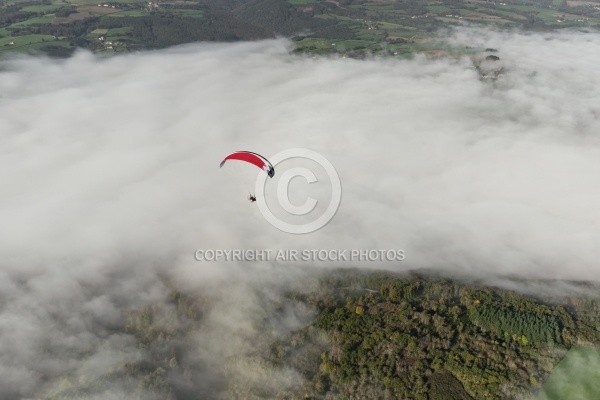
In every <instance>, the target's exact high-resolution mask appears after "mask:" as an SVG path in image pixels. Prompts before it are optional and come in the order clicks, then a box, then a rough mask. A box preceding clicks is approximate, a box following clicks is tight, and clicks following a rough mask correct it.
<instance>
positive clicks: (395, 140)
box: [0, 29, 600, 398]
mask: <svg viewBox="0 0 600 400" xmlns="http://www.w3.org/2000/svg"><path fill="white" fill-rule="evenodd" d="M598 39H599V38H598V34H597V33H568V32H567V33H561V34H539V33H531V34H522V33H517V32H490V31H485V30H473V29H463V30H459V31H457V32H455V33H454V34H453V35H452V36H451V37H450V38H448V39H447V40H448V42H450V43H451V44H452V45H454V46H470V47H474V48H479V47H480V48H481V52H480V55H481V54H484V55H485V52H484V49H485V48H488V47H493V48H495V49H497V50H498V52H496V53H494V54H495V55H497V56H498V57H499V58H500V60H499V61H497V62H498V63H499V64H498V66H501V67H502V68H503V71H502V77H501V78H500V79H498V80H496V81H491V80H485V79H483V80H482V79H480V75H479V73H478V71H477V70H476V69H475V68H474V66H473V65H474V64H473V62H472V61H471V60H470V59H469V58H468V57H463V58H459V59H452V58H447V59H429V58H426V57H421V56H417V57H415V59H413V60H391V59H370V60H363V61H357V60H351V59H321V58H319V59H311V58H302V57H296V56H291V55H290V54H289V49H290V43H289V42H287V41H285V40H269V41H263V42H252V43H237V44H195V45H187V46H181V47H177V48H172V49H168V50H163V51H155V52H143V53H135V54H130V55H125V56H120V57H115V58H99V57H96V56H94V55H91V54H89V53H85V52H80V53H77V54H76V55H75V56H74V57H73V58H70V59H68V60H60V61H50V60H47V59H34V58H18V59H14V60H10V61H4V62H3V64H2V66H1V67H2V72H1V73H0V87H1V88H2V89H1V95H0V141H1V148H2V150H0V166H1V168H0V216H1V219H2V222H3V223H2V225H3V228H2V229H0V243H2V246H1V248H0V259H1V260H2V261H1V268H0V273H1V274H2V279H1V280H0V282H2V283H1V284H0V287H1V290H0V296H1V299H2V301H1V303H0V304H1V307H2V308H1V311H0V339H1V340H0V343H2V351H1V352H0V354H2V355H1V356H0V368H1V370H2V372H3V373H2V374H0V376H2V377H1V378H0V388H2V389H0V395H1V396H0V397H7V398H8V397H11V398H27V397H33V396H35V395H36V394H39V393H40V390H42V388H43V387H44V384H45V383H46V382H47V381H48V379H51V377H53V376H60V375H61V374H62V373H63V372H65V373H66V372H69V371H73V370H74V369H75V368H83V367H82V366H83V365H88V364H89V365H91V364H94V365H102V366H104V365H109V364H110V363H111V362H112V363H113V364H114V365H118V364H120V363H122V362H123V357H125V358H127V357H128V354H129V353H128V350H130V344H129V343H130V342H128V340H129V339H128V338H127V337H119V336H116V337H115V336H114V333H113V332H112V331H111V328H112V327H114V326H118V325H119V324H120V323H121V318H122V313H123V311H124V310H127V309H134V308H136V307H139V306H141V305H143V304H147V303H148V302H152V301H157V300H160V299H164V298H165V297H166V296H167V295H168V293H169V287H168V285H167V284H165V279H164V277H167V278H168V279H167V280H170V281H172V282H175V284H176V285H179V286H180V287H182V288H185V289H189V290H196V291H200V292H203V293H212V295H213V296H214V297H215V298H219V293H227V294H228V295H227V296H221V297H220V298H221V299H222V300H221V301H219V302H218V303H217V304H216V305H215V308H214V309H213V310H214V313H213V314H210V315H209V316H207V317H206V318H207V319H206V321H207V324H209V325H208V326H209V327H207V328H206V329H207V330H206V331H204V333H201V334H199V336H198V341H199V343H203V345H201V346H199V349H200V350H198V352H197V353H196V354H195V355H190V357H192V358H193V357H197V358H198V359H200V360H205V361H206V360H211V362H212V361H213V360H218V359H219V358H220V357H222V356H223V355H224V354H225V353H227V352H228V351H231V350H233V349H235V350H236V351H243V349H247V348H248V346H250V344H251V343H253V342H252V341H253V340H255V337H256V335H257V332H255V331H254V329H255V328H254V327H253V325H252V321H253V319H254V318H256V317H257V313H260V311H259V310H260V307H259V305H263V304H268V302H267V303H265V302H264V297H261V296H264V295H265V294H268V293H272V294H273V296H275V298H277V296H279V294H280V293H279V292H278V291H277V290H278V289H277V288H278V287H279V286H280V285H281V282H287V283H286V284H292V283H293V279H294V277H296V276H298V275H295V274H299V272H292V271H298V269H296V267H300V270H310V269H311V268H312V267H313V265H318V266H333V265H335V266H340V265H344V266H365V267H370V268H387V269H390V270H407V269H413V268H435V269H441V270H444V271H447V272H448V273H451V272H453V271H456V272H459V273H461V274H467V275H469V274H472V275H483V276H494V275H503V274H509V275H511V276H517V277H533V278H555V279H559V278H560V279H574V280H598V279H600V270H599V269H598V268H597V260H598V259H599V258H600V246H599V244H600V229H599V223H600V212H599V211H600V210H599V209H598V207H599V206H598V204H600V189H598V185H597V184H596V183H597V182H596V181H597V177H598V176H600V164H598V161H597V160H598V159H600V147H599V140H598V137H597V132H599V131H600V129H599V128H600V95H599V94H598V91H597V87H599V86H600V82H599V81H600V77H599V76H598V74H597V65H599V64H600V40H598ZM494 68H495V67H494ZM296 147H301V148H309V149H312V150H314V151H317V152H319V153H320V154H322V155H323V156H325V157H326V158H327V159H328V160H329V161H330V162H331V163H332V164H333V165H334V166H335V167H336V169H337V171H338V173H339V175H340V178H341V181H342V188H343V196H342V203H341V206H340V208H339V210H338V212H337V214H336V216H335V217H334V218H333V220H332V221H331V222H330V223H329V224H328V225H326V226H325V227H324V228H323V229H321V230H318V231H316V232H314V233H312V234H309V235H290V234H286V233H284V232H281V231H279V230H277V229H275V228H274V227H272V226H271V225H269V224H268V223H267V222H266V221H265V220H264V218H263V217H262V215H261V214H260V213H259V212H258V210H257V209H256V207H255V205H254V204H250V203H248V202H247V200H246V199H245V197H246V196H247V194H248V193H247V190H248V189H247V187H246V186H244V187H240V185H239V180H237V179H230V177H231V176H230V175H228V174H227V173H224V171H223V170H220V169H219V168H218V164H219V162H220V161H221V159H222V157H223V156H224V155H226V154H228V153H229V152H231V151H234V150H242V149H247V150H252V151H257V152H259V153H261V154H263V155H265V156H267V157H269V156H271V155H274V154H276V153H277V152H279V151H282V150H285V149H288V148H296ZM278 177H280V173H279V172H278V173H277V174H276V177H275V178H274V180H276V179H277V178H278ZM275 182H276V181H274V183H273V185H275V184H276V183H275ZM297 184H298V185H302V182H299V183H297ZM252 185H253V183H252V184H251V186H250V187H252ZM313 186H314V185H306V184H305V185H304V186H297V187H296V189H295V190H296V192H295V193H296V195H298V192H302V190H304V188H307V189H310V190H313ZM299 187H301V188H302V190H299V189H298V188H299ZM315 190H316V194H315V196H316V195H318V194H319V190H321V189H319V187H317V188H316V189H315ZM322 190H323V191H322V192H320V193H321V194H322V193H325V192H326V189H322ZM338 248H341V249H344V248H345V249H403V250H404V251H405V255H406V257H405V259H404V260H403V261H401V262H387V263H380V262H366V263H350V262H348V263H345V262H341V263H330V262H326V261H325V262H316V263H301V262H296V263H295V262H290V263H283V262H277V261H274V260H270V261H266V262H256V263H244V262H233V261H231V262H212V263H208V262H197V261H196V260H194V252H195V251H196V250H197V249H271V250H273V251H277V250H279V249H338ZM232 282H233V283H232ZM290 282H291V283H290ZM228 284H231V286H228ZM261 285H262V286H264V287H263V289H261V290H260V291H259V292H260V293H262V295H261V296H259V297H260V299H259V298H255V297H253V296H255V295H256V294H253V293H255V292H253V290H254V288H257V287H261ZM281 323H282V324H283V325H286V324H291V325H294V326H295V324H296V323H297V322H296V321H294V318H292V316H290V315H288V316H287V317H285V318H282V322H281ZM210 324H212V325H210ZM280 328H281V327H280ZM278 329H279V328H278ZM203 335H204V336H203ZM102 345H105V346H107V347H105V348H104V350H102V349H101V348H102ZM81 349H87V350H89V352H90V353H89V354H91V355H89V354H88V353H85V354H86V355H82V353H81ZM115 349H119V351H118V352H117V351H116V350H115ZM203 352H204V353H203ZM117 353H118V355H117ZM227 354H229V353H227ZM82 360H83V361H82ZM86 360H87V361H86ZM86 363H87V364H86ZM92 369H93V368H92ZM293 374H294V372H293V371H282V372H281V377H282V380H283V381H286V382H287V381H290V379H291V380H293V379H294V378H293V376H294V375H293ZM213 378H214V377H213ZM213 378H211V377H207V378H206V379H207V382H209V381H211V379H213ZM214 379H215V381H216V380H217V378H214ZM211 382H212V381H211ZM113 390H114V391H115V392H113V393H112V394H110V395H112V396H113V397H114V398H119V397H118V396H119V393H121V392H119V391H118V390H117V389H116V388H115V389H113ZM124 392H127V391H126V390H125V389H124ZM108 397H110V396H109V393H107V394H106V397H105V398H108Z"/></svg>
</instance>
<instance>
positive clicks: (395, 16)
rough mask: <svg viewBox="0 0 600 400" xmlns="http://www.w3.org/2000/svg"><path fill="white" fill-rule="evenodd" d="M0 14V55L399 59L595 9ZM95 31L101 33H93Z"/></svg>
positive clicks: (85, 6)
mask: <svg viewBox="0 0 600 400" xmlns="http://www.w3.org/2000/svg"><path fill="white" fill-rule="evenodd" d="M261 9H263V10H264V9H269V10H272V12H271V13H269V15H268V16H266V15H265V13H261V12H260V11H258V10H261ZM0 10H1V14H0V15H1V17H0V56H3V55H6V54H10V53H12V52H15V51H18V52H23V51H25V52H27V51H30V52H34V53H35V52H40V51H41V53H46V54H49V55H57V56H64V55H65V54H67V53H68V52H67V53H65V51H64V49H63V47H66V48H69V49H71V50H74V49H75V48H77V47H82V48H86V49H89V50H91V51H94V52H100V51H102V52H106V51H107V50H111V51H117V49H118V50H119V51H133V50H139V49H144V48H148V49H150V48H161V47H167V46H171V45H176V44H181V43H188V42H194V41H238V40H254V39H261V38H269V37H276V36H287V37H290V38H291V39H293V40H294V41H295V44H296V47H297V49H296V52H297V53H309V54H310V53H313V54H338V55H344V56H350V57H358V58H361V57H364V56H365V55H367V54H370V55H383V56H399V57H404V56H412V55H413V54H415V53H419V52H421V53H423V54H428V55H435V54H438V55H439V54H447V53H448V51H450V52H452V49H447V48H446V47H445V46H444V45H442V44H439V43H435V41H434V40H433V38H435V36H436V33H437V32H438V31H439V29H440V28H446V27H452V26H460V25H464V24H475V25H493V26H495V27H497V28H499V29H514V28H519V29H525V30H534V31H551V30H558V29H564V28H571V29H577V28H581V29H600V0H590V1H579V0H572V1H571V0H512V1H509V2H503V1H500V0H489V1H488V0H423V1H420V2H415V1H413V0H339V1H338V0H327V1H321V0H243V1H240V2H230V3H225V2H220V1H217V0H198V1H178V0H176V1H162V0H157V1H150V2H149V1H141V0H119V1H109V2H103V1H98V0H64V1H60V2H59V1H54V0H4V1H3V3H2V5H1V6H0ZM102 30H105V31H106V32H107V33H105V34H102V35H99V34H97V32H100V31H102ZM59 38H60V39H59ZM102 38H104V40H102ZM49 41H51V42H52V44H51V45H50V44H48V42H49ZM107 41H111V42H115V41H117V42H118V43H117V44H115V43H111V44H110V45H108V44H107ZM59 43H60V45H59ZM45 44H46V45H45ZM57 45H59V46H60V47H61V48H60V49H59V50H60V51H59V52H58V53H57V54H54V53H55V52H54V51H52V49H54V50H56V46H57ZM45 48H46V50H48V51H46V50H44V49H45ZM456 51H460V50H459V49H456Z"/></svg>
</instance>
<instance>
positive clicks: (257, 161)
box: [220, 151, 275, 178]
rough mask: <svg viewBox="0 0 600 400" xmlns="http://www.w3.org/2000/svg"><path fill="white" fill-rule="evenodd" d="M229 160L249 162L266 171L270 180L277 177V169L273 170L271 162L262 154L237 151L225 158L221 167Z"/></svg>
mask: <svg viewBox="0 0 600 400" xmlns="http://www.w3.org/2000/svg"><path fill="white" fill-rule="evenodd" d="M228 160H239V161H245V162H248V163H250V164H254V165H256V166H257V167H258V168H260V169H262V170H263V171H265V172H266V173H267V175H269V177H270V178H272V177H273V175H275V168H273V165H272V164H271V163H270V162H269V160H267V159H266V158H264V157H263V156H261V155H260V154H256V153H253V152H251V151H236V152H235V153H231V154H230V155H228V156H227V157H225V158H224V159H223V161H221V165H220V166H221V167H222V166H223V165H224V164H225V162H226V161H228Z"/></svg>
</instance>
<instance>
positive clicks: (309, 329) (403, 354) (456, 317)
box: [38, 270, 600, 400]
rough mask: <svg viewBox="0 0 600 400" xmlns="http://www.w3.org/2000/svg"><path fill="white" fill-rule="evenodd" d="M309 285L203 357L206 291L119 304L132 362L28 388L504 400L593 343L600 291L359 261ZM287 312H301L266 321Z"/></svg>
mask: <svg viewBox="0 0 600 400" xmlns="http://www.w3.org/2000/svg"><path fill="white" fill-rule="evenodd" d="M306 284H309V285H311V286H312V287H313V288H314V289H312V290H310V291H304V292H298V291H294V290H290V291H285V292H284V295H283V297H282V298H280V299H279V300H277V302H276V303H273V301H274V298H273V297H272V295H271V296H267V297H262V298H263V302H264V303H263V307H264V308H265V312H264V313H259V314H258V315H256V316H255V317H254V324H255V325H254V327H255V330H256V335H257V336H256V337H254V339H253V343H255V345H253V346H252V347H251V348H249V349H248V351H247V352H246V353H244V354H237V355H235V356H232V357H230V358H228V359H227V360H226V361H225V362H224V363H220V362H215V361H213V362H212V363H209V364H207V360H202V359H200V360H198V359H194V360H191V359H190V358H189V354H188V353H189V351H190V350H191V348H193V347H194V341H195V339H194V338H195V335H197V334H198V332H201V331H206V330H208V329H210V328H209V327H208V326H206V323H205V318H204V317H205V316H206V315H208V314H210V312H211V309H212V308H213V306H214V303H213V302H214V301H215V299H210V298H207V297H205V296H201V295H200V294H199V293H196V294H193V293H187V294H184V293H181V292H178V291H177V290H175V289H174V290H173V294H172V296H171V300H170V303H169V304H148V305H146V306H145V307H143V308H141V309H137V310H128V311H126V312H124V318H123V325H122V326H121V327H120V328H119V330H120V331H121V332H122V333H123V334H124V335H128V336H131V337H133V338H135V341H137V343H138V345H137V347H138V348H139V349H140V352H139V354H138V356H137V358H138V361H137V362H128V363H126V364H123V365H122V366H121V367H120V368H118V369H117V370H111V371H105V372H104V373H102V374H100V375H99V376H98V377H97V378H95V379H87V380H86V379H83V380H82V378H81V374H83V373H84V372H85V371H74V372H72V373H71V374H70V375H68V376H56V377H53V379H52V380H51V382H56V383H55V384H53V385H49V387H51V388H52V389H50V390H47V391H46V392H45V393H43V394H40V396H38V398H45V399H75V398H78V397H79V396H81V395H82V394H85V395H87V396H93V395H94V394H96V395H100V394H102V393H104V392H105V391H106V390H107V387H109V386H110V385H112V384H114V383H115V382H119V383H120V385H124V384H127V385H129V386H130V387H131V389H130V392H131V393H132V396H133V395H135V394H137V395H140V394H142V393H152V394H153V395H156V396H158V398H169V399H191V398H197V396H196V395H193V393H198V391H201V393H203V396H204V397H202V398H254V399H261V398H262V399H271V398H278V399H290V398H296V399H301V398H302V399H307V398H314V399H349V398H369V399H371V398H389V399H393V398H407V399H408V398H410V399H424V400H425V399H432V400H434V399H445V400H452V399H456V400H461V399H464V400H467V399H512V398H519V397H521V396H525V395H535V393H536V392H537V391H538V390H539V389H540V388H541V387H542V385H543V384H544V382H545V381H546V380H547V379H548V377H549V375H550V373H551V372H552V370H553V369H554V367H555V366H556V365H557V364H558V363H559V362H560V361H561V359H562V358H563V357H564V356H565V354H566V353H567V351H568V349H570V348H571V347H573V346H576V345H578V346H587V347H598V346H600V322H599V321H598V318H597V315H598V312H600V301H599V300H600V299H598V298H597V297H592V296H589V295H585V294H583V293H584V292H585V291H586V290H587V289H585V288H584V287H583V286H581V285H579V284H572V288H574V289H575V290H574V291H572V293H571V294H568V293H567V294H565V293H564V292H563V293H560V295H559V296H557V297H554V296H545V297H544V298H534V297H530V296H526V295H523V294H519V293H518V292H514V291H508V290H503V289H498V288H491V287H484V286H480V285H479V284H477V283H476V282H470V283H461V282H458V281H452V280H448V279H442V278H435V277H429V276H426V275H420V274H412V275H404V276H401V275H395V274H389V273H379V272H370V273H369V272H358V271H355V270H340V271H336V272H332V273H326V274H325V275H323V276H321V277H320V278H319V279H318V280H317V281H310V279H309V281H307V282H306ZM526 284H527V283H526V282H520V283H519V282H515V285H517V286H518V285H522V287H525V286H526ZM538 284H540V282H538ZM541 284H542V285H546V286H548V287H549V288H551V287H552V285H553V284H554V283H553V282H541ZM596 290H597V288H596ZM573 293H579V294H573ZM596 293H597V292H596ZM269 297H271V298H269ZM268 310H270V311H268ZM284 314H285V315H287V317H286V318H287V319H289V318H290V315H293V319H294V320H296V321H305V322H304V323H302V324H301V326H299V327H298V328H297V329H293V330H287V331H285V330H284V331H282V330H281V329H276V327H277V326H279V327H280V328H281V326H280V323H281V320H282V318H283V317H282V316H283V315H284ZM278 317H279V318H280V319H279V320H278ZM283 319H285V318H283ZM277 321H279V322H277ZM190 346H191V347H190ZM207 371H210V374H208V373H207ZM242 371H243V372H242ZM260 371H262V372H260ZM256 374H258V375H256ZM283 375H285V376H288V378H287V379H286V382H287V384H283V383H282V382H280V380H281V379H283V378H282V376H283ZM199 376H202V377H204V380H203V379H200V380H198V378H197V377H199ZM209 376H210V379H209V378H208V377H209ZM200 381H202V382H200ZM58 382H61V383H60V385H58ZM58 388H60V389H58ZM146 396H148V395H147V394H146Z"/></svg>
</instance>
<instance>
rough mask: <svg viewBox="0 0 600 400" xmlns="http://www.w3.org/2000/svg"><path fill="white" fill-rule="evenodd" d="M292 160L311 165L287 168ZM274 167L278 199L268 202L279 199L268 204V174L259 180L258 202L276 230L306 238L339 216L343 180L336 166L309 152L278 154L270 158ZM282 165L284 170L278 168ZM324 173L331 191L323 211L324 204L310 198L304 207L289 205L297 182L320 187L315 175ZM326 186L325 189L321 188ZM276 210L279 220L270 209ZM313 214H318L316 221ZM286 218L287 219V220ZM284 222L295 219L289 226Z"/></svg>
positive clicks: (304, 150)
mask: <svg viewBox="0 0 600 400" xmlns="http://www.w3.org/2000/svg"><path fill="white" fill-rule="evenodd" d="M293 159H298V160H296V161H302V162H304V163H307V162H308V163H312V165H311V166H310V167H305V166H298V167H289V168H287V169H286V168H285V164H286V163H287V162H290V163H291V164H293V163H292V162H291V161H292V160H293ZM269 161H270V162H271V164H273V167H275V177H274V178H273V179H277V182H276V185H277V192H276V194H275V196H269V199H271V198H272V197H276V201H275V202H269V203H271V206H269V204H267V203H268V202H267V196H266V194H265V186H266V184H267V180H269V181H271V178H268V176H267V175H266V174H259V176H258V178H257V180H256V202H257V204H258V209H259V210H260V212H261V213H262V215H263V217H265V219H266V220H267V221H268V222H269V223H270V224H271V225H273V226H274V227H275V228H277V229H279V230H281V231H283V232H287V233H292V234H297V235H300V234H304V233H310V232H314V231H316V230H318V229H321V228H322V227H324V226H325V225H326V224H327V223H328V222H329V221H331V219H332V218H333V216H334V215H335V213H336V212H337V210H338V208H339V206H340V202H341V201H342V184H341V182H340V177H339V176H338V174H337V171H336V170H335V168H334V167H333V165H332V164H331V163H330V162H329V161H328V160H327V159H326V158H325V157H323V156H322V155H321V154H319V153H317V152H314V151H312V150H308V149H302V148H297V149H288V150H284V151H282V152H279V153H277V154H275V155H274V156H273V157H270V158H269ZM280 164H281V166H279V165H280ZM322 171H324V172H325V174H326V176H327V177H328V180H329V183H328V186H329V187H330V191H329V192H328V193H327V197H329V203H328V205H327V207H325V209H324V210H323V207H319V203H321V201H322V200H317V199H314V198H312V197H308V198H307V199H306V201H305V202H304V203H303V204H301V205H296V204H294V203H292V201H290V187H291V185H292V181H293V180H294V179H295V178H303V180H304V181H305V182H306V183H308V185H309V186H310V185H318V184H319V183H321V181H320V180H319V178H318V175H317V174H316V173H319V172H322ZM319 186H323V185H319ZM272 208H273V209H275V208H277V209H278V211H280V212H279V214H280V216H276V215H275V214H274V213H273V211H272V210H271V209H272ZM312 214H319V215H318V216H317V217H316V218H315V217H314V216H313V215H312ZM284 216H286V218H284ZM284 219H286V220H287V219H296V221H295V222H286V221H284Z"/></svg>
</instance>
